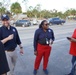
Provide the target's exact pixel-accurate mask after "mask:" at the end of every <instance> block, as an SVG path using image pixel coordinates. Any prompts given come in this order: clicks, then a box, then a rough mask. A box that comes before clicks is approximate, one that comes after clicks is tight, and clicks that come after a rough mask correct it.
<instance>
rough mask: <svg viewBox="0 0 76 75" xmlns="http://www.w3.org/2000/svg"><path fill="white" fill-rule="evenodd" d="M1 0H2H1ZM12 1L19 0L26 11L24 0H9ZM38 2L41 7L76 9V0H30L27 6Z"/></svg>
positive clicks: (59, 9)
mask: <svg viewBox="0 0 76 75" xmlns="http://www.w3.org/2000/svg"><path fill="white" fill-rule="evenodd" d="M0 1H1V0H0ZM8 1H10V2H11V3H13V2H16V1H18V2H19V3H20V4H21V6H22V10H23V11H25V6H24V4H22V0H8ZM37 4H40V5H41V9H47V10H52V9H57V10H58V11H66V10H67V9H70V8H74V9H76V0H28V3H27V6H28V7H29V6H33V7H35V6H36V5H37Z"/></svg>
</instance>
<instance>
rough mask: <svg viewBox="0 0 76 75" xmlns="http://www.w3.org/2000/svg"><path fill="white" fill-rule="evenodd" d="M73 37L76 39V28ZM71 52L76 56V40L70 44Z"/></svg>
mask: <svg viewBox="0 0 76 75" xmlns="http://www.w3.org/2000/svg"><path fill="white" fill-rule="evenodd" d="M72 38H75V39H76V29H75V30H74V33H73V35H72ZM69 53H70V54H71V55H73V56H76V42H71V44H70V52H69Z"/></svg>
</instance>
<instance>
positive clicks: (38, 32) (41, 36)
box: [34, 28, 55, 50]
mask: <svg viewBox="0 0 76 75" xmlns="http://www.w3.org/2000/svg"><path fill="white" fill-rule="evenodd" d="M45 37H47V38H48V39H49V40H50V39H52V40H53V41H54V40H55V37H54V33H53V30H52V29H50V28H48V29H47V31H46V32H44V30H43V29H42V28H39V29H37V30H36V31H35V35H34V50H37V44H38V41H39V40H41V39H44V38H45Z"/></svg>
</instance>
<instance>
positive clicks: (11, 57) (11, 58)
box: [5, 50, 17, 75]
mask: <svg viewBox="0 0 76 75" xmlns="http://www.w3.org/2000/svg"><path fill="white" fill-rule="evenodd" d="M5 53H6V57H7V61H8V65H9V68H10V71H9V72H8V73H7V75H14V69H15V65H16V60H17V51H16V50H14V51H12V52H11V51H9V52H7V51H5Z"/></svg>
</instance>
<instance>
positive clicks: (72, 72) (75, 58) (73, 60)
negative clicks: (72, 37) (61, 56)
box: [71, 56, 76, 75]
mask: <svg viewBox="0 0 76 75" xmlns="http://www.w3.org/2000/svg"><path fill="white" fill-rule="evenodd" d="M71 62H72V70H71V75H74V70H75V69H74V66H75V62H76V56H72V61H71Z"/></svg>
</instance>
